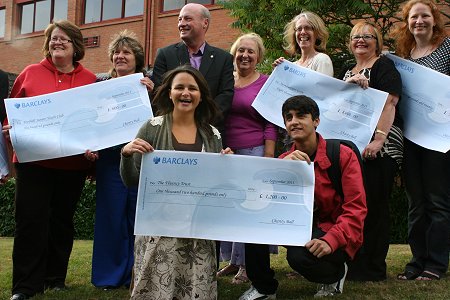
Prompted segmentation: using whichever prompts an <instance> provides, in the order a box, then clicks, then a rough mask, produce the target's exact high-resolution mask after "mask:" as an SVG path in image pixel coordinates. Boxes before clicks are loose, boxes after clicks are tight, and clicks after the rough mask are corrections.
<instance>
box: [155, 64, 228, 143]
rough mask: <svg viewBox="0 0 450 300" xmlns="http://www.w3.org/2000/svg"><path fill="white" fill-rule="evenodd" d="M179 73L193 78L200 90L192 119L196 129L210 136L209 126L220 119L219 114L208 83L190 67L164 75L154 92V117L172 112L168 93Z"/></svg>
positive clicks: (186, 66)
mask: <svg viewBox="0 0 450 300" xmlns="http://www.w3.org/2000/svg"><path fill="white" fill-rule="evenodd" d="M179 73H188V74H189V75H191V76H192V77H194V79H195V82H196V83H197V85H198V87H199V89H200V97H201V100H202V101H200V103H199V104H198V106H197V108H196V109H195V113H194V119H195V123H196V124H197V127H198V128H202V129H203V130H204V131H205V132H207V133H208V135H212V134H213V132H212V129H211V126H210V124H212V123H215V122H216V121H217V120H219V119H220V117H221V113H220V111H219V109H218V107H217V105H216V103H215V102H214V101H213V99H212V97H211V93H210V91H209V88H208V83H207V82H206V80H205V78H204V77H203V75H202V73H200V71H198V70H197V69H195V68H193V67H191V66H190V65H182V66H179V67H177V68H175V69H173V70H171V71H168V72H167V73H166V74H164V78H163V81H162V84H161V85H160V86H159V88H158V90H157V91H156V95H155V98H154V99H153V105H154V106H155V107H157V109H158V111H157V113H156V115H165V114H168V113H171V112H173V109H174V105H173V102H172V100H171V99H170V97H169V92H170V89H171V87H172V82H173V79H174V78H175V76H176V75H177V74H179Z"/></svg>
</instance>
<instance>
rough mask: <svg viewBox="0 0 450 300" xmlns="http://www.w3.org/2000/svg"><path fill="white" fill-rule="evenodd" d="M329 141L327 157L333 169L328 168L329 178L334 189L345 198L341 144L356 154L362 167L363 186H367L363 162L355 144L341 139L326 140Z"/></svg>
mask: <svg viewBox="0 0 450 300" xmlns="http://www.w3.org/2000/svg"><path fill="white" fill-rule="evenodd" d="M326 141H327V156H328V159H329V160H330V162H331V167H330V168H328V177H330V180H331V184H332V185H333V188H334V189H335V190H336V191H337V192H338V193H339V195H341V197H342V198H344V191H343V190H342V172H341V165H340V157H341V148H340V147H341V144H343V145H344V146H347V147H349V148H350V149H352V150H353V152H354V153H355V155H356V157H357V159H358V162H359V166H360V167H361V174H362V177H363V184H364V186H365V185H366V180H365V176H364V169H363V167H362V166H363V161H362V158H361V154H360V153H359V150H358V147H356V145H355V143H353V142H352V141H348V140H340V139H326Z"/></svg>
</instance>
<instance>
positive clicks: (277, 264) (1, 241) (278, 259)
mask: <svg viewBox="0 0 450 300" xmlns="http://www.w3.org/2000/svg"><path fill="white" fill-rule="evenodd" d="M11 252H12V239H11V238H0V299H9V297H10V290H11V269H12V266H11V264H12V262H11ZM91 253H92V241H76V242H75V244H74V249H73V252H72V256H71V259H70V265H69V272H68V276H67V281H66V284H67V285H68V287H69V289H68V290H67V291H63V292H46V293H45V294H44V295H39V296H36V297H34V298H33V299H34V300H44V299H52V300H56V299H58V300H60V299H69V300H72V299H73V300H84V299H86V300H100V299H102V300H103V299H105V300H106V299H111V300H113V299H114V300H116V299H117V300H120V299H128V291H127V290H125V289H121V290H115V291H103V290H99V289H96V288H95V287H93V286H92V285H91V284H90V278H91ZM410 255H411V254H410V251H409V247H408V246H407V245H391V247H390V249H389V254H388V260H387V263H388V280H387V281H385V282H381V283H372V282H367V283H354V282H346V284H345V288H344V293H343V294H342V295H340V296H338V297H337V298H338V299H430V300H431V299H433V300H434V299H436V300H437V299H442V300H443V299H450V278H449V277H446V278H444V279H442V280H440V281H433V282H415V281H409V282H403V281H398V280H396V279H395V275H396V274H397V273H400V272H401V271H402V270H403V266H404V265H405V263H406V262H407V261H408V260H409V258H410ZM285 256H286V252H285V250H284V248H282V247H280V254H278V255H273V256H272V266H273V268H274V269H275V271H276V276H277V279H278V280H279V281H280V287H279V289H278V293H277V296H278V298H277V299H312V296H313V295H314V293H315V290H316V285H315V284H313V283H310V282H308V281H306V280H305V279H301V278H295V279H288V278H287V277H286V273H287V272H290V271H291V270H290V268H289V267H288V265H287V262H286V260H285ZM231 278H232V277H226V278H220V279H219V300H222V299H223V300H227V299H237V298H238V297H239V295H240V294H242V293H243V292H244V291H245V290H246V289H247V288H248V287H249V284H242V285H239V286H235V285H232V284H231V283H230V282H231Z"/></svg>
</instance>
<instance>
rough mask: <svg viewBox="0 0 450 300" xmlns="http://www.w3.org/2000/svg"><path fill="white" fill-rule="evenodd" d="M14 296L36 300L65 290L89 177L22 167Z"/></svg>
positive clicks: (18, 186) (18, 188) (81, 173)
mask: <svg viewBox="0 0 450 300" xmlns="http://www.w3.org/2000/svg"><path fill="white" fill-rule="evenodd" d="M15 167H16V174H17V177H16V199H15V220H16V228H15V234H14V247H13V288H12V293H13V294H16V293H24V294H27V295H34V294H36V293H42V292H43V291H44V285H48V286H52V285H55V284H64V282H65V279H66V274H67V265H68V262H69V257H70V253H71V252H72V245H73V236H74V227H73V215H74V213H75V209H76V204H77V201H78V199H80V196H81V192H82V189H83V187H84V183H85V178H86V172H85V171H67V170H56V169H49V168H44V167H41V166H38V165H35V164H30V163H18V164H16V166H15Z"/></svg>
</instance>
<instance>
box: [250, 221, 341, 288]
mask: <svg viewBox="0 0 450 300" xmlns="http://www.w3.org/2000/svg"><path fill="white" fill-rule="evenodd" d="M324 234H325V233H324V232H323V231H321V230H320V229H318V228H314V229H313V238H319V237H321V236H323V235H324ZM286 249H287V261H288V263H289V266H291V268H292V269H294V270H295V271H297V272H298V273H300V274H301V275H302V276H303V277H305V278H306V279H307V280H309V281H311V282H317V283H325V284H330V283H334V282H336V281H338V280H339V279H341V278H342V276H344V272H345V269H344V268H345V267H344V262H346V261H347V260H348V255H347V254H346V253H345V252H344V251H343V250H342V249H338V250H337V251H335V252H334V253H332V254H329V255H326V256H324V257H322V258H317V257H315V256H314V255H312V254H311V253H310V252H309V251H308V250H307V249H306V248H305V247H294V246H287V247H286ZM245 264H246V271H247V276H248V278H249V279H250V280H251V282H252V285H253V286H254V287H255V288H256V289H257V290H258V292H260V293H262V294H274V293H275V292H276V290H277V288H278V281H277V280H276V279H275V278H274V275H275V272H274V271H273V270H272V269H271V268H270V254H269V245H261V244H245Z"/></svg>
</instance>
